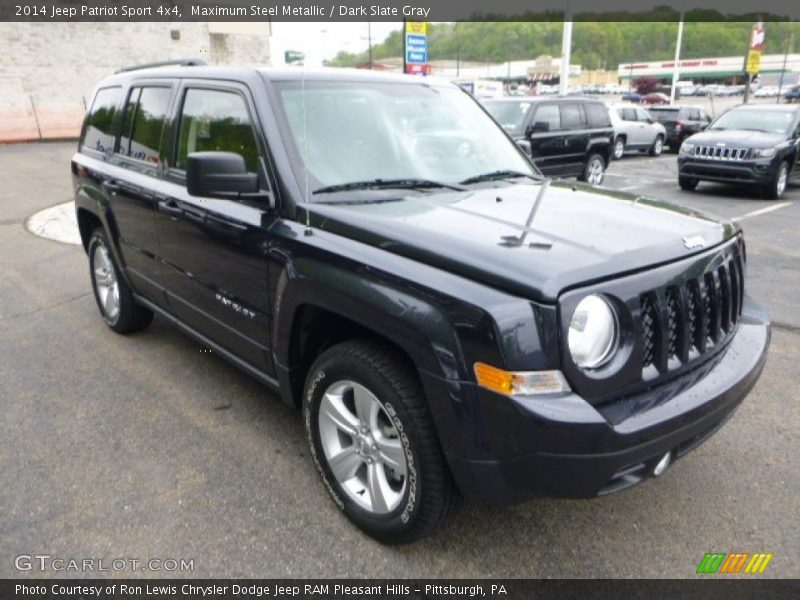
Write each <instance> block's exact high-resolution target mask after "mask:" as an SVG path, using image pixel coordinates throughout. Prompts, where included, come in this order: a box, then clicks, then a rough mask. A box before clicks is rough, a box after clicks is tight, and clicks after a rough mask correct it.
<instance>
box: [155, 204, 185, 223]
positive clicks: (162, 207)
mask: <svg viewBox="0 0 800 600" xmlns="http://www.w3.org/2000/svg"><path fill="white" fill-rule="evenodd" d="M158 212H160V213H164V214H165V215H169V216H170V217H172V218H173V219H175V218H176V217H179V216H181V215H182V214H183V209H182V208H181V207H180V206H178V203H177V202H175V200H159V201H158Z"/></svg>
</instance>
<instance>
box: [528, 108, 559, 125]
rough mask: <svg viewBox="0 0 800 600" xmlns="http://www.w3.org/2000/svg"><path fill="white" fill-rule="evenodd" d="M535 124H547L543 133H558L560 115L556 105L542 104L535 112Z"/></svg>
mask: <svg viewBox="0 0 800 600" xmlns="http://www.w3.org/2000/svg"><path fill="white" fill-rule="evenodd" d="M534 122H535V123H547V129H545V131H558V130H559V129H561V114H560V113H559V111H558V105H557V104H544V105H542V106H540V107H539V108H538V109H537V110H536V116H535V117H534Z"/></svg>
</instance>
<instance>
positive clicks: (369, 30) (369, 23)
mask: <svg viewBox="0 0 800 600" xmlns="http://www.w3.org/2000/svg"><path fill="white" fill-rule="evenodd" d="M367 50H368V51H369V70H370V71H372V21H367Z"/></svg>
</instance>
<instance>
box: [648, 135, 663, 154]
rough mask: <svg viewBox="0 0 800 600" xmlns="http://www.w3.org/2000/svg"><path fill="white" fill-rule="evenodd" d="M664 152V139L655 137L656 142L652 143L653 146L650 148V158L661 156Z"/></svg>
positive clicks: (658, 136)
mask: <svg viewBox="0 0 800 600" xmlns="http://www.w3.org/2000/svg"><path fill="white" fill-rule="evenodd" d="M663 151H664V138H663V137H662V136H660V135H657V136H656V141H654V142H653V145H652V146H650V152H649V154H650V156H661V153H662V152H663Z"/></svg>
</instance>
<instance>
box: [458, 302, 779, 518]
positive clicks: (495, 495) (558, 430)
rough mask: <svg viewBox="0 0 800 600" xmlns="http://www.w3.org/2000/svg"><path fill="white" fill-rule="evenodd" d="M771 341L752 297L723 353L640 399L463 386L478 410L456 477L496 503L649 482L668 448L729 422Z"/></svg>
mask: <svg viewBox="0 0 800 600" xmlns="http://www.w3.org/2000/svg"><path fill="white" fill-rule="evenodd" d="M769 340H770V326H769V322H768V320H767V317H766V314H765V313H764V311H763V309H762V308H761V307H760V306H759V305H758V304H756V303H755V302H754V301H752V300H751V299H749V298H748V299H747V301H746V303H745V305H744V311H743V314H742V317H741V321H740V322H739V328H738V331H737V333H736V335H735V336H734V337H733V339H732V340H731V342H730V344H729V346H728V347H727V348H726V349H725V350H723V351H722V352H721V354H720V355H718V356H717V357H715V358H714V359H712V360H710V361H709V363H706V364H705V365H703V366H701V367H698V369H696V370H695V371H694V372H690V373H687V374H685V375H683V376H682V377H679V378H678V379H676V380H673V381H670V382H668V383H665V384H663V385H660V386H657V387H655V388H653V389H650V390H648V391H646V392H644V393H641V394H637V395H636V396H633V397H629V398H625V399H621V400H618V401H614V402H610V403H606V404H603V405H601V406H592V405H590V404H589V403H588V402H586V401H585V400H583V399H582V398H581V397H579V396H577V395H575V394H571V395H568V396H566V397H558V398H536V397H525V398H520V397H514V398H508V397H504V396H499V395H496V394H494V393H492V392H489V391H488V390H484V389H482V388H478V387H477V386H475V385H471V384H469V385H468V389H463V385H465V384H462V389H461V392H462V393H464V402H465V403H467V402H470V400H466V398H468V397H469V396H470V395H471V394H474V397H473V398H472V400H471V401H472V402H474V403H475V404H474V407H473V408H474V409H475V410H473V411H470V412H472V413H473V415H472V419H471V421H472V422H471V423H470V427H471V432H472V435H473V440H472V448H471V450H470V452H469V453H467V454H465V455H456V454H452V453H447V458H448V461H449V463H450V466H451V470H452V472H453V475H454V477H455V479H456V483H457V484H458V485H459V487H460V489H461V490H462V492H463V493H464V494H465V495H466V496H469V497H472V498H475V499H478V500H481V501H484V502H487V503H489V504H493V505H507V504H512V503H515V502H518V501H521V500H524V499H526V498H528V497H531V496H541V495H544V496H556V497H573V498H578V497H594V496H598V495H604V494H607V493H611V492H615V491H619V490H621V489H624V488H627V487H630V486H631V485H635V484H637V483H640V482H641V481H643V480H644V479H646V478H647V477H649V476H651V475H652V473H653V469H654V467H655V465H656V464H657V463H658V461H659V460H660V459H661V458H662V457H663V456H664V455H665V454H666V453H670V455H671V459H672V460H674V459H677V458H680V457H682V456H683V455H685V454H686V453H687V452H689V451H690V450H692V449H694V448H695V447H697V446H698V445H699V444H701V443H702V442H703V441H705V440H706V439H708V438H709V437H710V436H711V435H712V434H713V433H715V432H716V431H717V430H718V429H719V428H720V427H721V426H722V425H723V424H724V423H725V421H726V420H727V419H728V418H729V417H730V416H731V415H732V414H733V412H734V410H735V409H736V408H737V407H738V405H739V403H740V402H741V401H742V400H743V399H744V397H745V396H746V395H747V394H748V392H749V391H750V390H751V389H752V387H753V386H754V385H755V383H756V381H757V380H758V378H759V376H760V374H761V371H762V369H763V367H764V363H765V361H766V355H767V348H768V346H769ZM452 391H453V390H452V389H451V397H452V395H453V394H452ZM477 419H480V422H479V421H478V420H477ZM469 454H473V456H470V455H469ZM481 454H483V455H482V456H481Z"/></svg>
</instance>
